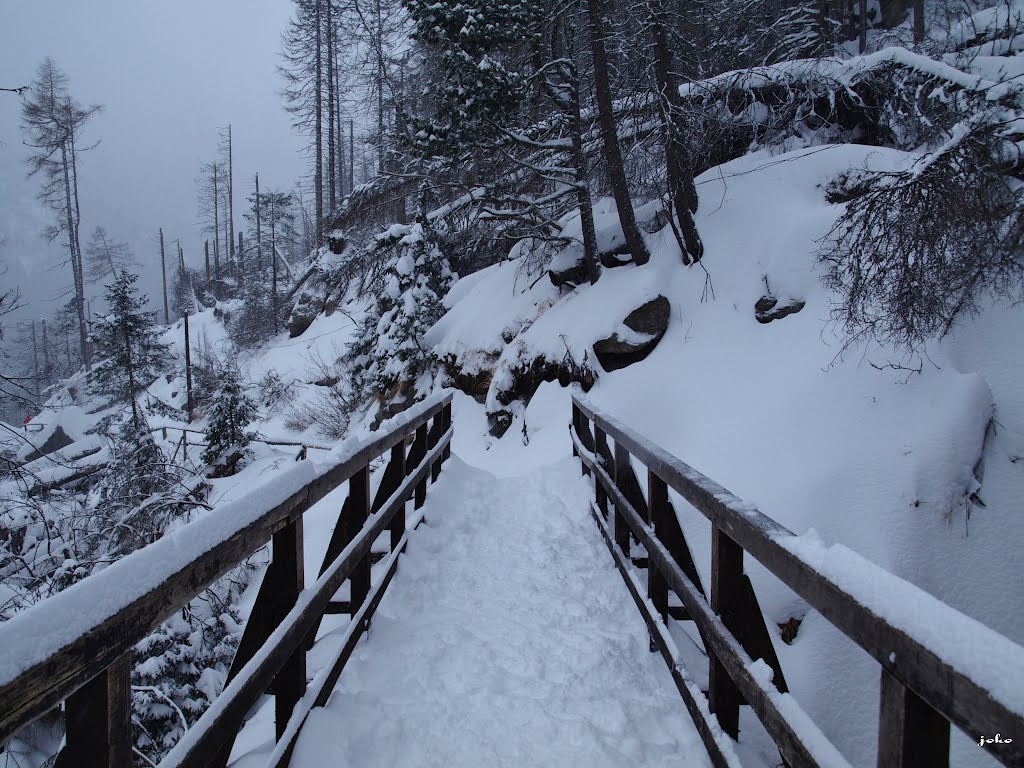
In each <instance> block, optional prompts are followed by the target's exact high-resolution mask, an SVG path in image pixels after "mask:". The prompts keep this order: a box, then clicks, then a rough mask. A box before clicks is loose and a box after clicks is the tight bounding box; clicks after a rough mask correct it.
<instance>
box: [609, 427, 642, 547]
mask: <svg viewBox="0 0 1024 768" xmlns="http://www.w3.org/2000/svg"><path fill="white" fill-rule="evenodd" d="M630 469H631V467H630V466H629V453H628V452H627V451H626V449H625V448H624V447H622V446H621V445H619V443H618V441H616V443H615V474H614V475H613V477H614V478H615V485H616V486H617V487H618V489H619V490H620V491H621V490H623V486H624V485H625V477H626V472H627V471H629V470H630ZM625 495H626V494H625V493H624V494H623V496H625ZM641 514H642V513H641ZM629 539H630V533H629V526H628V525H627V524H626V517H625V515H624V514H622V512H621V511H620V510H619V505H618V504H616V505H615V543H616V544H617V545H618V546H619V549H620V550H622V554H623V556H625V558H626V561H627V562H628V561H629V560H630V555H629Z"/></svg>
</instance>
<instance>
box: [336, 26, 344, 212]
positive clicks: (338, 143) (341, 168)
mask: <svg viewBox="0 0 1024 768" xmlns="http://www.w3.org/2000/svg"><path fill="white" fill-rule="evenodd" d="M334 26H335V34H337V27H338V25H337V24H335V25H334ZM338 71H339V70H338V40H337V39H335V41H334V101H335V104H334V114H335V123H334V130H335V131H336V132H337V136H335V139H334V146H335V148H336V151H337V153H338V171H337V173H338V202H339V203H340V202H341V200H342V199H343V198H344V197H345V145H344V144H343V143H342V133H341V83H340V82H339V80H338Z"/></svg>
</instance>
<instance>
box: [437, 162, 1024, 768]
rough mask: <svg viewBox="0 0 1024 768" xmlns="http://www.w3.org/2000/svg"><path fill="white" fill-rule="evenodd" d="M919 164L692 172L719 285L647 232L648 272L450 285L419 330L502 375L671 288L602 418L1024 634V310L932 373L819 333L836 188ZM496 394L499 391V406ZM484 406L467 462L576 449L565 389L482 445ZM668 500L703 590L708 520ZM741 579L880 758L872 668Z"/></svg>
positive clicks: (537, 400) (831, 715)
mask: <svg viewBox="0 0 1024 768" xmlns="http://www.w3.org/2000/svg"><path fill="white" fill-rule="evenodd" d="M908 158H909V156H907V155H905V154H903V153H900V152H897V151H895V150H886V149H880V148H875V147H864V146H855V145H842V146H828V147H818V148H812V149H803V150H797V151H794V152H791V153H788V154H785V155H782V156H775V157H772V156H769V155H768V154H765V153H759V154H755V155H750V156H747V157H744V158H741V159H739V160H736V161H733V162H731V163H728V164H726V165H724V166H721V167H720V168H716V169H714V170H713V171H711V172H708V173H706V174H704V175H703V176H702V177H701V178H700V179H698V191H699V194H700V210H699V212H698V214H697V225H698V228H699V230H700V232H701V236H702V238H703V239H704V242H705V246H706V256H705V259H704V262H703V264H704V266H705V267H706V268H707V270H708V273H709V275H710V287H709V286H708V284H707V283H706V280H705V273H704V271H703V270H701V269H699V268H690V269H687V268H684V267H683V266H682V263H681V260H680V257H679V252H678V249H677V247H676V245H675V242H674V240H673V239H672V236H671V233H670V232H668V231H667V230H663V231H662V232H659V233H657V234H655V235H649V236H648V238H647V240H648V246H649V247H650V249H651V250H652V254H653V256H652V259H651V262H650V263H649V264H647V265H645V266H643V267H634V266H623V267H618V268H615V269H611V270H605V271H604V273H603V275H602V277H601V280H600V281H599V282H598V283H597V284H596V285H594V286H589V285H583V286H580V287H579V288H577V289H575V290H574V291H573V292H572V293H570V294H567V295H566V296H564V297H561V296H559V294H558V291H557V290H556V289H554V288H553V287H552V286H551V285H550V283H549V281H548V280H547V279H546V277H543V276H541V275H540V274H539V273H534V274H528V273H527V272H526V270H525V269H524V268H523V267H522V262H512V263H506V264H502V265H499V266H495V267H492V268H490V269H488V270H485V271H484V272H483V273H480V274H478V275H474V276H472V278H471V280H472V283H471V285H470V286H465V285H463V286H457V288H456V289H455V291H453V294H454V296H450V297H449V302H448V303H449V304H450V305H451V307H452V308H451V310H450V312H449V313H448V315H447V316H446V317H445V318H444V319H443V320H442V321H441V322H440V323H439V324H438V325H437V326H436V327H435V328H434V330H433V331H432V334H431V336H430V337H429V338H430V340H431V341H432V343H434V345H435V348H436V349H437V350H438V351H439V352H442V353H444V354H450V355H453V356H455V357H456V358H458V359H459V360H465V361H466V362H467V363H469V364H470V365H472V364H474V363H476V362H478V361H481V360H487V359H488V358H490V359H492V360H494V359H495V358H496V363H495V367H496V371H495V374H494V378H495V379H500V377H501V376H502V366H503V365H505V361H506V360H508V359H510V358H517V359H522V358H527V359H528V358H529V357H531V356H532V355H533V354H534V353H535V352H537V353H540V354H558V355H559V357H560V356H561V355H562V354H565V353H566V351H567V350H570V351H571V353H572V354H574V356H575V355H578V354H579V352H580V350H585V349H586V348H587V347H588V345H590V344H592V343H593V341H594V339H596V338H599V337H601V336H603V335H607V334H606V331H607V330H608V328H609V327H614V325H615V324H616V323H619V322H621V320H622V318H623V316H624V315H625V313H626V312H628V311H629V309H630V308H632V307H636V306H638V305H640V304H641V303H642V302H644V301H645V300H647V299H649V298H650V297H651V296H652V295H656V294H662V295H664V296H666V297H667V298H668V299H669V301H670V303H671V305H672V311H671V318H670V322H669V327H668V329H667V332H666V334H665V336H664V338H663V339H662V341H661V342H660V344H659V345H658V346H657V347H656V348H655V349H654V351H653V352H652V353H651V354H650V356H649V357H647V358H646V359H645V360H643V361H642V362H639V363H636V364H634V365H631V366H629V367H627V368H624V369H621V370H618V371H614V372H610V373H607V372H602V371H600V370H598V379H597V383H596V385H595V387H594V388H593V390H592V391H591V392H590V398H591V399H592V400H593V401H594V402H595V403H596V404H597V405H598V406H600V407H601V408H602V409H603V410H605V411H607V412H608V413H610V414H612V415H614V416H615V417H616V418H618V419H619V420H620V421H622V422H624V423H626V424H628V425H630V426H631V427H633V428H634V429H635V430H637V431H638V432H640V433H642V434H644V435H646V436H647V437H649V438H650V439H652V440H653V441H655V442H656V443H658V444H660V445H661V446H663V447H664V448H666V449H667V450H669V451H670V452H672V453H673V454H675V455H678V456H679V457H680V458H682V459H683V460H684V461H686V462H687V463H689V464H691V465H692V466H694V467H695V468H697V469H699V470H700V471H702V472H704V473H705V474H706V475H708V476H709V477H711V478H712V479H714V480H716V481H717V482H719V483H721V484H722V485H724V486H725V487H727V488H729V489H730V490H731V491H732V492H733V493H735V494H736V495H738V496H739V497H741V498H743V499H744V500H745V501H748V502H752V503H755V504H756V505H757V506H758V507H759V508H760V509H761V511H762V512H764V513H765V514H767V515H769V516H770V517H773V518H775V519H776V520H778V521H779V522H780V523H782V524H783V525H785V526H787V527H788V528H790V529H791V530H793V531H794V532H795V533H797V534H805V533H809V534H811V535H812V536H813V535H817V536H819V537H820V538H821V539H822V540H823V541H825V542H827V543H841V544H843V545H845V546H847V547H849V548H850V549H852V550H854V551H855V552H857V553H859V554H860V555H863V556H864V557H866V558H867V559H868V560H871V561H873V562H874V563H876V564H878V565H880V566H881V567H883V568H885V569H886V570H889V571H891V572H893V573H895V574H896V575H898V576H901V577H902V578H905V579H907V580H908V581H910V582H912V583H914V584H916V585H918V586H920V587H922V588H923V589H925V590H926V591H928V592H930V593H931V594H933V595H935V596H936V597H937V598H939V599H940V600H943V601H945V602H947V603H949V604H950V605H952V606H953V607H954V608H956V609H958V610H960V611H962V612H964V613H966V614H967V615H969V616H971V617H973V618H975V619H977V620H979V621H981V622H982V623H984V624H987V625H989V626H990V627H992V628H994V629H995V630H997V631H998V632H1000V633H1002V634H1004V635H1006V636H1007V637H1009V638H1010V639H1012V640H1015V641H1017V642H1022V641H1024V589H1022V577H1021V575H1020V571H1019V568H1017V567H1016V566H1015V565H1014V562H1015V559H1016V557H1015V553H1016V552H1017V551H1018V550H1019V547H1020V543H1021V542H1022V541H1024V518H1022V517H1021V515H1020V511H1019V509H1018V507H1019V499H1020V498H1021V489H1022V488H1024V462H1018V461H1017V460H1016V459H1017V457H1019V456H1020V455H1022V454H1024V450H1022V448H1024V392H1022V390H1021V388H1020V384H1019V382H1020V381H1021V375H1022V374H1024V360H1022V358H1021V355H1020V351H1019V344H1018V341H1017V340H1019V338H1021V335H1022V333H1024V310H1022V309H1021V308H1019V307H1018V308H1013V309H1007V308H998V307H993V308H991V309H989V310H987V311H986V312H985V313H983V314H982V315H981V316H980V317H978V318H977V319H975V320H971V321H965V322H962V323H960V324H959V325H958V326H957V327H956V328H955V329H954V331H953V333H951V334H950V335H949V336H948V337H947V338H945V339H943V340H942V341H941V342H937V343H933V344H931V345H930V346H929V347H928V350H927V357H923V358H920V359H918V358H910V359H907V358H904V357H902V356H901V355H900V354H898V353H897V352H896V351H894V350H889V349H884V348H878V347H876V346H874V347H870V348H863V347H853V348H850V349H847V350H846V352H845V354H842V355H840V352H841V350H842V339H840V338H839V337H838V336H837V335H836V334H835V333H834V332H833V328H832V327H831V326H829V324H828V320H829V311H830V302H831V300H832V298H833V297H831V296H829V295H828V293H827V292H826V291H825V290H824V289H823V288H822V287H821V285H820V284H819V281H818V276H819V275H818V267H817V265H816V261H815V255H814V254H815V252H816V251H817V241H818V240H819V239H820V238H822V237H824V236H826V235H827V233H828V232H829V230H830V228H831V226H832V224H833V222H834V221H835V219H836V216H837V215H838V213H839V211H840V209H839V207H837V206H833V205H830V204H828V203H827V202H826V200H825V194H824V187H825V185H827V183H828V182H829V181H830V180H831V179H832V178H834V177H835V176H836V175H838V174H839V173H840V172H842V171H844V170H847V169H849V168H851V167H854V168H857V167H865V166H867V167H869V168H873V169H885V168H893V167H898V166H900V165H901V164H904V163H906V162H907V161H908ZM538 277H541V279H540V280H539V281H537V278H538ZM535 281H537V282H535ZM711 289H713V296H712V293H711ZM766 294H769V295H772V296H774V297H776V298H777V299H779V301H780V303H784V302H787V301H803V302H806V305H805V306H804V308H803V309H802V310H801V311H799V312H798V313H796V314H793V315H790V316H788V317H783V318H781V319H778V320H775V321H774V322H771V323H768V324H764V325H762V324H760V323H758V322H757V321H756V320H755V317H754V304H755V302H757V300H758V299H759V298H761V297H762V296H764V295H766ZM452 299H454V301H452ZM482 308H486V312H483V311H482ZM503 333H504V336H505V338H502V335H503ZM509 339H511V341H509ZM506 342H507V343H506ZM558 350H561V353H560V354H559V352H558ZM589 357H590V360H591V362H592V364H594V365H596V362H595V361H594V358H593V355H592V354H591V355H590V356H589ZM577 359H579V358H578V357H577ZM890 364H892V366H896V368H893V367H889V366H890ZM900 366H904V367H905V368H908V369H909V368H913V369H917V368H918V367H920V372H919V373H911V372H910V371H909V370H903V369H899V367H900ZM493 393H494V386H493V381H492V390H491V392H490V393H489V394H488V399H487V404H486V406H485V408H486V409H487V410H491V409H493V402H492V396H493ZM483 410H484V409H481V408H480V406H478V405H477V404H476V403H474V402H473V401H472V400H470V399H469V398H468V397H465V398H461V399H459V400H457V401H456V413H455V420H456V424H457V425H459V431H458V432H457V434H456V441H455V443H454V448H455V451H456V453H458V454H459V455H460V456H462V457H463V458H464V459H465V460H466V461H469V462H471V463H479V464H480V465H481V466H486V467H487V468H489V469H492V470H494V471H500V472H503V473H514V472H517V471H522V470H525V469H527V468H529V467H530V466H538V465H542V464H544V463H547V462H548V461H551V460H553V459H554V458H555V457H557V456H562V455H565V453H567V452H568V451H569V438H568V434H567V431H566V426H565V425H566V423H567V421H568V419H569V394H568V391H567V390H563V389H561V388H560V387H559V386H558V384H557V383H546V384H541V386H540V388H539V389H538V390H537V392H536V394H535V395H534V396H533V397H532V399H531V400H530V402H529V403H528V404H526V405H525V407H522V406H521V405H520V406H516V407H514V408H512V411H513V413H515V419H514V421H513V424H512V426H511V427H510V428H509V429H508V431H507V432H506V433H505V435H504V436H503V437H502V438H500V439H494V438H491V437H489V436H488V435H487V434H486V428H487V423H486V420H485V419H484V417H483V413H482V411H483ZM993 415H994V416H995V422H994V423H995V428H994V429H990V428H989V424H990V419H991V418H992V417H993ZM986 435H987V438H986ZM527 442H528V445H524V443H527ZM980 458H982V459H983V461H982V462H981V463H979V459H980ZM979 479H980V487H979ZM972 494H974V500H972V498H971V496H972ZM978 499H980V500H981V501H982V502H983V503H984V504H985V506H980V505H978V504H977V503H976V500H978ZM676 502H677V503H676V507H677V510H678V511H679V513H680V516H681V518H682V521H683V526H684V530H685V531H686V533H687V536H688V537H689V540H690V543H691V547H692V548H693V550H694V556H695V559H696V561H697V565H698V569H699V570H700V572H701V574H702V576H703V577H704V578H705V580H706V579H707V576H708V574H709V571H710V546H709V543H708V542H709V539H710V533H709V527H708V523H707V521H706V520H705V519H704V518H703V516H701V515H700V514H699V513H697V512H695V511H694V510H692V509H690V508H689V507H688V505H685V504H683V503H680V502H679V500H678V499H676ZM812 532H813V533H812ZM748 573H749V575H750V576H751V578H752V580H753V581H754V584H755V589H756V590H757V593H758V597H759V599H760V601H761V605H762V608H763V609H764V611H765V614H766V616H767V617H768V619H769V622H770V625H769V628H770V629H775V626H774V625H775V624H776V623H780V624H781V623H784V622H786V621H787V620H789V619H791V618H798V619H802V622H803V623H802V624H801V625H800V628H799V632H798V633H797V636H796V639H795V640H794V642H793V643H792V645H787V644H785V643H783V642H782V641H781V634H780V633H776V636H775V640H776V646H777V650H778V653H779V657H780V659H781V661H782V665H783V669H784V671H785V672H786V675H787V679H788V680H789V683H790V686H791V688H792V689H793V691H794V694H795V695H796V698H797V699H798V700H799V701H800V703H801V704H802V705H803V706H804V707H805V709H807V711H808V712H809V713H810V714H811V715H812V716H813V717H814V718H815V720H816V721H817V722H818V723H819V725H820V726H821V727H822V730H823V731H824V732H825V733H826V734H827V735H828V736H829V737H830V738H832V739H833V740H834V742H835V743H836V744H837V746H839V747H840V749H841V750H842V751H843V752H844V754H846V755H847V756H848V757H849V758H850V759H851V760H852V761H853V762H854V763H855V764H860V763H869V762H872V761H873V760H874V749H875V746H874V745H875V741H876V735H877V711H878V668H877V665H876V664H875V663H874V662H873V661H872V660H871V659H870V658H869V657H868V656H867V655H866V654H865V653H863V652H862V651H860V650H859V649H858V648H856V646H854V645H853V643H852V642H850V641H849V640H847V639H846V638H845V637H843V636H842V635H841V634H840V633H839V632H838V631H837V630H835V629H834V628H833V627H832V626H831V625H830V624H829V623H828V622H827V621H825V620H824V619H822V618H821V617H820V616H819V615H818V614H817V613H816V612H814V611H812V610H809V609H808V607H807V606H806V605H805V604H803V603H802V601H800V600H799V599H797V598H796V597H795V596H794V595H793V594H792V593H791V592H789V590H788V589H786V588H784V587H783V586H782V585H781V584H780V583H779V582H777V581H776V580H775V579H774V577H771V576H770V575H768V574H767V573H766V572H765V571H764V569H762V568H761V567H760V566H759V565H757V564H756V563H753V562H750V564H749V565H748ZM705 583H707V582H706V581H705ZM968 645H969V642H968ZM977 650H979V649H969V648H965V651H977ZM839 690H841V691H843V695H841V696H837V695H836V692H837V691H839ZM953 744H954V746H953V753H954V759H953V764H954V765H970V766H975V765H983V764H985V760H986V758H985V757H984V756H983V755H982V754H980V750H978V748H977V745H976V744H971V743H969V742H968V741H967V740H966V737H963V736H962V735H960V734H958V733H955V734H954V737H953Z"/></svg>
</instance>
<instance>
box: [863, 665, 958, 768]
mask: <svg viewBox="0 0 1024 768" xmlns="http://www.w3.org/2000/svg"><path fill="white" fill-rule="evenodd" d="M918 766H920V768H935V767H937V766H942V768H948V766H949V721H948V720H946V718H944V717H943V716H942V715H940V714H939V713H938V712H936V711H935V710H934V709H932V708H931V707H930V706H928V704H927V703H925V702H924V701H923V700H922V699H921V697H919V696H918V695H917V694H916V693H914V692H913V691H911V690H910V689H909V688H907V687H906V686H905V685H903V683H901V682H900V681H899V680H897V679H896V678H895V677H893V676H892V675H891V674H889V672H888V671H887V670H885V669H883V670H882V685H881V701H880V704H879V708H878V768H918Z"/></svg>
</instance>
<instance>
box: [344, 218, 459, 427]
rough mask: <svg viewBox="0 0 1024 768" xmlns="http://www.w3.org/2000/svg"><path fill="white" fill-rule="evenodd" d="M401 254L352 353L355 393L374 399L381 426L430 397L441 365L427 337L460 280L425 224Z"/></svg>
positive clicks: (415, 228)
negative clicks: (444, 297) (446, 297)
mask: <svg viewBox="0 0 1024 768" xmlns="http://www.w3.org/2000/svg"><path fill="white" fill-rule="evenodd" d="M398 248H399V255H398V257H397V258H395V259H394V261H393V262H392V264H391V267H390V269H389V274H388V276H387V280H386V283H385V288H384V291H383V292H382V293H381V295H380V296H379V297H378V299H377V305H376V311H374V312H371V313H370V314H369V316H368V317H367V318H366V320H365V321H364V322H363V326H362V328H361V330H360V334H359V337H358V339H357V340H356V342H355V343H354V344H353V345H352V347H351V348H350V350H349V353H348V359H349V361H350V362H351V363H352V382H351V383H352V391H353V392H364V393H370V394H371V396H372V397H373V399H374V400H376V402H377V403H378V404H379V406H380V411H379V413H378V422H379V420H382V419H385V418H388V417H389V416H391V415H393V414H395V413H398V412H399V411H402V410H404V409H405V408H406V407H408V406H409V405H410V404H411V403H413V402H415V401H416V400H421V399H422V398H423V397H425V396H426V395H427V394H428V393H429V392H430V390H431V387H432V385H433V382H434V379H435V377H436V376H437V373H438V361H437V357H436V356H435V355H434V352H433V350H431V349H430V348H429V347H427V346H426V345H425V344H424V343H423V335H424V334H425V333H426V332H427V330H428V329H429V328H430V327H431V326H432V325H433V324H434V323H435V322H437V320H438V319H439V318H440V317H441V315H443V314H444V308H443V307H442V306H441V300H440V298H439V297H440V296H442V295H444V293H446V292H447V290H448V289H449V288H450V287H451V286H452V285H453V284H454V282H455V280H456V279H457V276H456V275H455V274H454V273H453V272H452V271H451V267H450V265H449V261H448V258H447V257H446V256H445V254H444V251H443V249H442V241H441V238H440V236H439V235H438V234H437V233H436V232H434V231H432V230H431V229H429V228H428V227H425V226H424V225H423V224H420V223H417V224H414V225H412V226H411V227H409V228H408V232H407V234H405V235H404V236H403V237H402V238H401V240H400V241H399V242H398Z"/></svg>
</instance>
